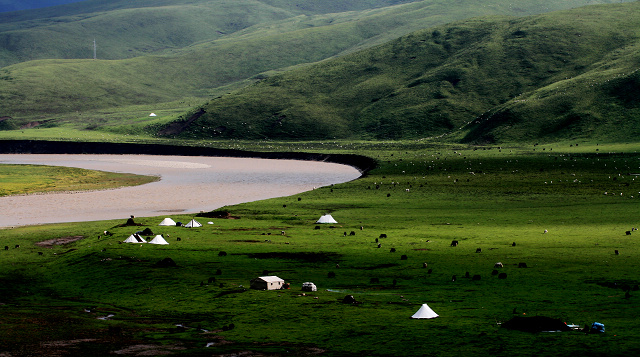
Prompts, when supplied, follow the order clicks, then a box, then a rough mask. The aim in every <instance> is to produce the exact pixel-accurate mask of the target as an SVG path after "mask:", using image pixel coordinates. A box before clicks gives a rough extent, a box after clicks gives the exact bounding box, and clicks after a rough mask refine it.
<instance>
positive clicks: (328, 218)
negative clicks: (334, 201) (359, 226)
mask: <svg viewBox="0 0 640 357" xmlns="http://www.w3.org/2000/svg"><path fill="white" fill-rule="evenodd" d="M316 223H338V222H337V221H336V220H335V219H333V217H332V216H331V215H330V214H325V215H324V216H322V217H320V219H318V221H317V222H316Z"/></svg>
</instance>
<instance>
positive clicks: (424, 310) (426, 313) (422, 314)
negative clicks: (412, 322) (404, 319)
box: [411, 304, 438, 319]
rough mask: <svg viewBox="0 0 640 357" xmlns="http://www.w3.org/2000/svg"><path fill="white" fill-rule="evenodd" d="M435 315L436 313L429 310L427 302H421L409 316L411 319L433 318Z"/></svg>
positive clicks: (436, 315)
mask: <svg viewBox="0 0 640 357" xmlns="http://www.w3.org/2000/svg"><path fill="white" fill-rule="evenodd" d="M436 317H438V314H436V313H435V312H434V311H433V310H431V308H430V307H429V305H427V304H422V306H421V307H420V309H419V310H418V311H417V312H416V313H415V314H413V316H411V318H412V319H433V318H436Z"/></svg>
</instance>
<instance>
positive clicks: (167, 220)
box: [158, 217, 176, 226]
mask: <svg viewBox="0 0 640 357" xmlns="http://www.w3.org/2000/svg"><path fill="white" fill-rule="evenodd" d="M158 225H159V226H175V225H176V222H175V221H174V220H173V219H171V218H169V217H167V218H165V219H163V220H162V222H160V224H158Z"/></svg>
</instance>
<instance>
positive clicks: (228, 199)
mask: <svg viewBox="0 0 640 357" xmlns="http://www.w3.org/2000/svg"><path fill="white" fill-rule="evenodd" d="M9 163H22V164H46V165H55V166H71V167H81V168H86V169H92V170H103V171H114V172H128V173H135V174H141V175H158V176H160V177H161V180H160V181H158V182H154V183H150V184H146V185H142V186H136V187H126V188H121V189H115V190H107V191H92V192H75V193H54V194H44V195H26V196H10V197H0V207H1V208H2V213H1V214H0V227H12V226H20V225H31V224H45V223H56V222H79V221H96V220H106V219H121V218H122V219H126V218H128V217H129V216H130V215H135V216H159V215H165V214H172V213H174V214H178V213H197V212H200V211H210V210H214V209H216V208H219V207H222V206H226V205H231V204H238V203H242V202H249V201H255V200H261V199H266V198H272V197H280V196H288V195H293V194H296V193H300V192H304V191H308V190H312V189H313V188H314V187H321V186H326V185H330V184H335V183H341V182H346V181H351V180H354V179H356V178H358V177H359V176H360V172H359V171H358V170H356V169H355V168H353V167H351V166H346V165H340V164H333V163H325V162H313V161H296V160H272V159H251V158H229V157H200V156H198V157H191V156H149V155H58V154H52V155H47V154H35V155H22V154H0V164H9Z"/></svg>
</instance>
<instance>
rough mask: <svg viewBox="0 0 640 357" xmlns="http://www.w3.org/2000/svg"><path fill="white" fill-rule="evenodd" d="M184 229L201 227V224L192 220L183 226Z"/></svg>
mask: <svg viewBox="0 0 640 357" xmlns="http://www.w3.org/2000/svg"><path fill="white" fill-rule="evenodd" d="M184 226H185V227H186V228H195V227H202V223H200V222H198V221H196V220H195V219H192V220H190V221H189V223H187V224H185V225H184Z"/></svg>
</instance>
